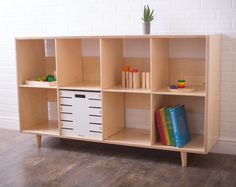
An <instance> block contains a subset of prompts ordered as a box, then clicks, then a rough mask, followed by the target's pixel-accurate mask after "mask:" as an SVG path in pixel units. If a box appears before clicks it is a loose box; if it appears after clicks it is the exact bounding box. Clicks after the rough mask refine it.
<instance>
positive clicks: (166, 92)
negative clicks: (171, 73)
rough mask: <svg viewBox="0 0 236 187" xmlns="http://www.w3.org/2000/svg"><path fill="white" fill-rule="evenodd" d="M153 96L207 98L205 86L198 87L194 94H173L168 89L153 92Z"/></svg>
mask: <svg viewBox="0 0 236 187" xmlns="http://www.w3.org/2000/svg"><path fill="white" fill-rule="evenodd" d="M152 93H153V94H159V95H180V96H181V95H182V96H197V97H205V96H206V91H205V88H204V87H203V86H199V87H196V89H195V90H194V91H193V92H172V91H169V90H168V88H167V87H164V88H161V89H159V90H156V91H153V92H152Z"/></svg>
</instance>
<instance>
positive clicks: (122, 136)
mask: <svg viewBox="0 0 236 187" xmlns="http://www.w3.org/2000/svg"><path fill="white" fill-rule="evenodd" d="M104 142H107V143H112V144H118V145H128V146H138V147H142V146H145V147H146V146H150V131H149V130H144V129H132V128H124V129H122V130H121V131H119V132H117V133H115V134H113V135H112V136H110V137H108V138H107V139H106V140H104Z"/></svg>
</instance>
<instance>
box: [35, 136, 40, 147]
mask: <svg viewBox="0 0 236 187" xmlns="http://www.w3.org/2000/svg"><path fill="white" fill-rule="evenodd" d="M36 144H37V146H38V148H40V147H41V135H38V134H37V135H36Z"/></svg>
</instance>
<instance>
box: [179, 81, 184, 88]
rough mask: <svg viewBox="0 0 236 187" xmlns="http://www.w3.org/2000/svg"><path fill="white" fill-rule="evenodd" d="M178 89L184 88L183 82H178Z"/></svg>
mask: <svg viewBox="0 0 236 187" xmlns="http://www.w3.org/2000/svg"><path fill="white" fill-rule="evenodd" d="M178 88H185V80H178Z"/></svg>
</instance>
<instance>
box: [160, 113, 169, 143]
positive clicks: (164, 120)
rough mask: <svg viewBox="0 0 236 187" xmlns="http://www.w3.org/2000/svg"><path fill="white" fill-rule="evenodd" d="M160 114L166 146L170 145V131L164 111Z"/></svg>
mask: <svg viewBox="0 0 236 187" xmlns="http://www.w3.org/2000/svg"><path fill="white" fill-rule="evenodd" d="M160 113H161V120H162V125H163V130H164V134H165V139H166V145H170V138H169V134H168V129H167V125H166V119H165V114H164V109H161V110H160Z"/></svg>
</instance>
